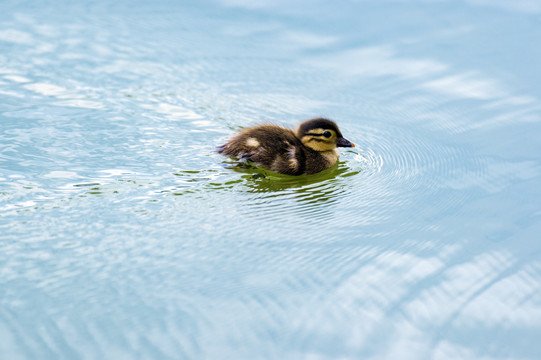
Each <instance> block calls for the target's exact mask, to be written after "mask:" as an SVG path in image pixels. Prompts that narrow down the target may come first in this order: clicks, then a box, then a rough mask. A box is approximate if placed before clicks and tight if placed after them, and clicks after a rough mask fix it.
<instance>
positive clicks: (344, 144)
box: [336, 137, 355, 147]
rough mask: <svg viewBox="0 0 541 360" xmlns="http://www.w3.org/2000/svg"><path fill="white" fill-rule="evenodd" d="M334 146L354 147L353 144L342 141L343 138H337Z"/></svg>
mask: <svg viewBox="0 0 541 360" xmlns="http://www.w3.org/2000/svg"><path fill="white" fill-rule="evenodd" d="M336 146H338V147H355V144H354V143H352V142H351V141H349V140H346V139H344V138H343V137H341V138H338V142H337V143H336Z"/></svg>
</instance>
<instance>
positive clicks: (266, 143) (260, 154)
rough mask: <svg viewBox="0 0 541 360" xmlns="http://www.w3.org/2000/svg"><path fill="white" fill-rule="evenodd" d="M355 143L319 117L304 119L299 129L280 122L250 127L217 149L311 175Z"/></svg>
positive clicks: (270, 166)
mask: <svg viewBox="0 0 541 360" xmlns="http://www.w3.org/2000/svg"><path fill="white" fill-rule="evenodd" d="M354 146H355V145H354V144H353V143H352V142H350V141H348V140H346V139H345V138H344V137H343V136H342V133H341V132H340V130H339V129H338V126H337V125H336V124H335V123H334V122H333V121H331V120H329V119H324V118H316V119H310V120H306V121H304V122H302V123H301V124H300V125H299V126H298V127H297V130H296V131H292V130H290V129H286V128H283V127H281V126H277V125H262V126H256V127H252V128H248V129H245V130H243V131H241V132H240V133H239V134H238V135H236V136H235V137H233V138H232V139H231V140H230V141H228V142H227V143H226V144H224V145H222V146H220V147H218V149H217V151H218V152H219V153H221V154H224V155H226V156H229V157H233V158H237V159H239V160H244V161H250V162H252V163H254V164H256V165H257V166H261V167H264V168H266V169H269V170H272V171H275V172H278V173H281V174H286V175H310V174H316V173H319V172H321V171H323V170H325V169H328V168H330V167H332V166H334V165H335V164H336V163H337V161H338V156H339V154H338V151H337V149H336V148H337V147H354Z"/></svg>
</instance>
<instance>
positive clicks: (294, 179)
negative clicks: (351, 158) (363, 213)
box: [235, 163, 349, 222]
mask: <svg viewBox="0 0 541 360" xmlns="http://www.w3.org/2000/svg"><path fill="white" fill-rule="evenodd" d="M348 170H349V168H348V167H347V166H346V165H345V164H344V163H338V164H336V165H335V166H333V167H331V168H329V169H327V170H324V171H322V172H320V173H318V174H315V175H308V176H303V177H298V176H288V175H281V174H277V173H275V172H271V171H267V170H265V169H262V168H257V167H255V166H254V167H251V168H239V167H237V168H236V169H235V171H238V172H242V173H244V175H243V176H242V178H243V180H244V182H243V184H242V186H243V187H244V188H245V189H247V192H246V193H247V194H248V195H247V196H248V197H249V199H246V201H245V202H244V206H243V207H247V210H248V211H249V212H250V214H252V215H253V214H254V213H257V214H259V215H258V217H259V218H267V217H268V218H270V219H273V220H279V219H283V218H284V216H286V217H288V216H291V215H300V217H301V218H305V220H308V221H309V222H313V221H316V220H318V219H319V220H321V219H325V220H329V221H331V220H332V219H333V211H332V209H333V207H332V206H329V205H331V204H334V203H337V202H338V201H339V199H340V198H342V197H343V196H344V193H345V192H346V189H345V188H344V186H343V185H344V184H343V182H342V181H341V175H342V174H345V173H347V172H348Z"/></svg>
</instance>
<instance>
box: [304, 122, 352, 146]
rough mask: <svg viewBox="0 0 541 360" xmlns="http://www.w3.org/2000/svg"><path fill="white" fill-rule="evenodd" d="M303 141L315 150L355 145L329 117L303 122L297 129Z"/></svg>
mask: <svg viewBox="0 0 541 360" xmlns="http://www.w3.org/2000/svg"><path fill="white" fill-rule="evenodd" d="M296 135H297V137H298V138H299V139H300V140H301V141H302V143H303V144H304V145H305V146H307V147H309V148H311V149H313V150H315V151H320V152H323V151H333V150H335V149H336V148H337V147H355V144H353V143H352V142H351V141H348V140H346V139H345V138H344V137H343V136H342V133H341V132H340V130H339V129H338V126H336V124H335V123H334V121H331V120H329V119H324V118H316V119H310V120H306V121H304V122H302V123H301V124H300V125H299V126H298V127H297V131H296Z"/></svg>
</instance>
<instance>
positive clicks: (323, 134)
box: [306, 133, 325, 136]
mask: <svg viewBox="0 0 541 360" xmlns="http://www.w3.org/2000/svg"><path fill="white" fill-rule="evenodd" d="M306 135H310V136H325V133H321V134H320V133H306Z"/></svg>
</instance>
